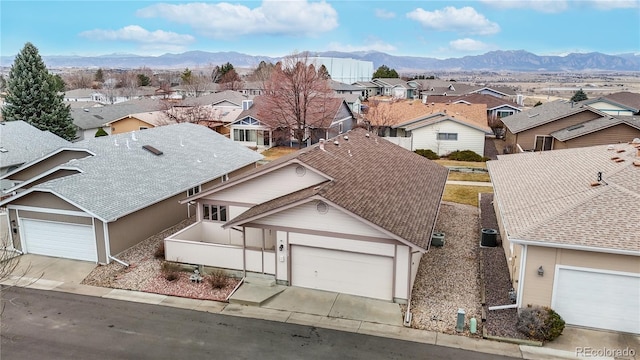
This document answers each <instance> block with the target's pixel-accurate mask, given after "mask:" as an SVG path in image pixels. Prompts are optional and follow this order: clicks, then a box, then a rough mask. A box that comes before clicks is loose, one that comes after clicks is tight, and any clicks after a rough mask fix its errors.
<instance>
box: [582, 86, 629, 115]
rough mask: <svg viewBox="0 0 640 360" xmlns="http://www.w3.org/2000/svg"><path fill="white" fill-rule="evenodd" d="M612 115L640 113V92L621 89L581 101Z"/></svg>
mask: <svg viewBox="0 0 640 360" xmlns="http://www.w3.org/2000/svg"><path fill="white" fill-rule="evenodd" d="M581 103H582V104H584V105H589V106H590V107H592V108H595V109H598V110H600V111H602V112H603V113H605V114H609V115H614V116H633V115H640V94H637V93H632V92H629V91H623V92H618V93H613V94H609V95H607V96H602V97H599V98H596V99H590V100H585V101H583V102H581Z"/></svg>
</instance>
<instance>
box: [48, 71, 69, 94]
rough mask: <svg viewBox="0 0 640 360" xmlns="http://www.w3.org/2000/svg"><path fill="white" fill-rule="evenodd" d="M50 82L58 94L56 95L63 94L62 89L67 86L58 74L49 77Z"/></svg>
mask: <svg viewBox="0 0 640 360" xmlns="http://www.w3.org/2000/svg"><path fill="white" fill-rule="evenodd" d="M51 81H52V82H53V89H54V90H55V92H58V93H61V92H64V89H65V87H66V86H67V84H65V83H64V80H63V79H62V77H61V76H60V75H58V74H56V75H51Z"/></svg>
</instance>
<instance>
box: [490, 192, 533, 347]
mask: <svg viewBox="0 0 640 360" xmlns="http://www.w3.org/2000/svg"><path fill="white" fill-rule="evenodd" d="M480 217H481V219H480V223H481V226H482V228H489V229H498V220H497V218H496V214H495V210H494V208H493V194H492V193H483V194H481V197H480ZM498 244H499V246H497V247H493V248H489V247H483V248H481V249H480V254H481V257H482V260H481V261H482V262H483V266H482V267H483V270H484V274H483V276H484V284H485V286H484V287H485V300H486V305H485V306H486V307H485V311H486V314H487V320H486V322H485V324H484V327H485V330H486V332H487V334H488V335H491V336H499V337H506V338H515V339H526V338H527V337H526V336H525V335H524V334H522V333H520V332H519V331H518V330H517V328H516V323H517V321H518V311H517V309H504V310H492V311H489V306H497V305H508V304H512V301H511V300H510V299H509V290H511V289H512V286H511V279H510V277H509V267H508V265H507V259H506V257H505V254H504V249H503V248H502V246H501V239H500V235H498Z"/></svg>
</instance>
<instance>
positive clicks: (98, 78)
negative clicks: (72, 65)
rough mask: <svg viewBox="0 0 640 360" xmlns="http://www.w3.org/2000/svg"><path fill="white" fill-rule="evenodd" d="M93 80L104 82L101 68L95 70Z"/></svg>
mask: <svg viewBox="0 0 640 360" xmlns="http://www.w3.org/2000/svg"><path fill="white" fill-rule="evenodd" d="M93 81H97V82H104V73H103V72H102V68H100V69H98V70H97V71H96V74H95V75H94V77H93Z"/></svg>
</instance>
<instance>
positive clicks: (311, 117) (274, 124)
mask: <svg viewBox="0 0 640 360" xmlns="http://www.w3.org/2000/svg"><path fill="white" fill-rule="evenodd" d="M333 96H335V97H328V98H326V100H325V103H324V107H322V109H321V110H319V111H318V112H316V113H315V114H308V115H307V116H308V118H307V126H308V127H312V128H321V129H326V128H329V127H330V126H331V124H332V123H333V121H335V120H341V119H337V118H336V117H337V116H338V115H339V114H340V110H341V108H342V107H343V106H344V108H345V111H347V112H348V113H349V115H350V116H351V117H352V118H353V117H354V116H353V112H352V111H351V109H350V108H349V106H348V105H347V103H346V102H345V99H344V98H343V97H339V96H338V95H337V94H333ZM263 99H264V96H263V95H260V96H256V97H255V98H254V99H253V105H252V106H251V107H250V108H249V109H247V110H244V111H242V113H240V115H238V117H237V118H236V119H235V121H234V122H237V121H240V120H242V119H245V118H247V117H249V116H250V117H252V118H254V119H256V120H258V121H260V123H262V124H263V125H265V126H267V127H270V128H272V129H275V128H278V127H280V126H282V125H283V124H285V123H286V121H285V120H283V119H281V118H278V117H277V114H271V113H270V114H268V115H269V116H266V115H265V111H264V107H263V106H264V105H263V104H264V102H263ZM292 121H293V120H292Z"/></svg>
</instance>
